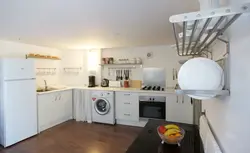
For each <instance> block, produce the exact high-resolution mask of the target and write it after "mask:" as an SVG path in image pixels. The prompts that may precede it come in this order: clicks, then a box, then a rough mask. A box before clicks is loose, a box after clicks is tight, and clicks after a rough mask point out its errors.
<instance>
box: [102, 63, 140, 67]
mask: <svg viewBox="0 0 250 153" xmlns="http://www.w3.org/2000/svg"><path fill="white" fill-rule="evenodd" d="M100 65H101V66H121V65H132V66H138V65H139V66H140V65H142V63H114V64H100Z"/></svg>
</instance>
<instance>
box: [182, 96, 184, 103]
mask: <svg viewBox="0 0 250 153" xmlns="http://www.w3.org/2000/svg"><path fill="white" fill-rule="evenodd" d="M183 103H184V96H182V104H183Z"/></svg>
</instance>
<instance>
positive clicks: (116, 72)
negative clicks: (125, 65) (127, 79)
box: [115, 70, 119, 81]
mask: <svg viewBox="0 0 250 153" xmlns="http://www.w3.org/2000/svg"><path fill="white" fill-rule="evenodd" d="M115 74H116V79H115V80H116V81H118V80H119V76H118V75H119V72H118V70H116V71H115Z"/></svg>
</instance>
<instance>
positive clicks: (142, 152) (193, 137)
mask: <svg viewBox="0 0 250 153" xmlns="http://www.w3.org/2000/svg"><path fill="white" fill-rule="evenodd" d="M169 123H171V122H167V121H165V120H149V121H148V123H147V124H146V125H145V127H144V128H143V130H142V132H141V133H140V134H139V135H138V137H137V138H136V139H135V140H134V142H133V143H132V144H131V145H130V146H129V148H128V150H127V152H126V153H204V151H203V147H202V145H201V139H200V136H199V131H198V128H197V127H196V126H195V125H189V124H182V123H174V124H177V125H178V126H180V127H181V128H183V129H184V130H185V132H186V133H185V136H184V138H183V140H182V141H181V146H180V147H178V145H168V144H161V139H160V137H159V135H158V133H157V131H156V128H157V127H158V126H159V125H166V124H169Z"/></svg>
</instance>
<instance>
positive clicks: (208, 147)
mask: <svg viewBox="0 0 250 153" xmlns="http://www.w3.org/2000/svg"><path fill="white" fill-rule="evenodd" d="M200 136H201V140H202V144H203V148H204V152H205V153H222V152H221V149H220V147H219V145H218V143H217V142H216V140H215V138H214V136H213V133H212V132H211V130H210V127H209V125H208V120H207V118H206V117H205V116H204V115H202V116H201V117H200Z"/></svg>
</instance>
